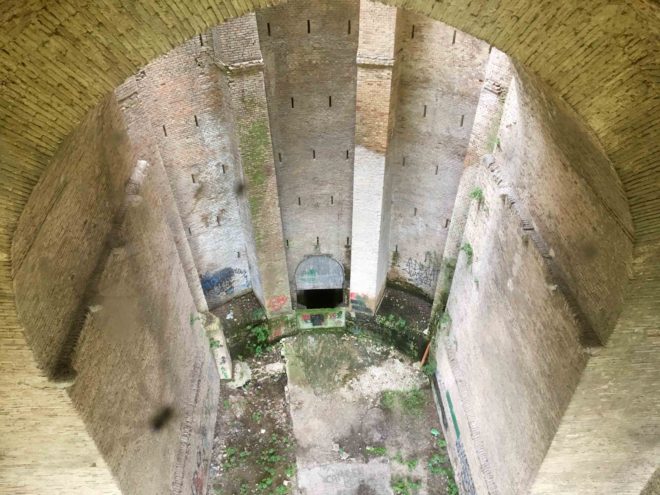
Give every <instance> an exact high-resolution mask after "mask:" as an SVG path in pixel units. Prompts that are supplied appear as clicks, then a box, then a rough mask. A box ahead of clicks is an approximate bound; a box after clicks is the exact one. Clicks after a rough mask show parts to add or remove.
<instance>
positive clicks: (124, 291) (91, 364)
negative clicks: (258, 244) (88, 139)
mask: <svg viewBox="0 0 660 495" xmlns="http://www.w3.org/2000/svg"><path fill="white" fill-rule="evenodd" d="M137 168H139V169H140V170H139V172H137V173H134V175H133V177H132V178H131V183H130V185H129V187H128V188H127V193H128V194H127V199H126V205H125V208H126V211H125V215H124V218H123V221H122V223H121V225H119V226H118V227H119V237H120V238H119V239H118V241H119V242H118V243H117V244H116V245H115V246H114V247H113V249H112V251H111V253H110V256H109V258H108V260H107V263H106V264H105V266H104V267H103V275H102V276H101V277H100V280H99V284H98V287H97V297H98V302H97V304H96V305H95V306H94V307H93V308H92V309H91V312H90V313H89V314H88V316H87V319H86V321H85V325H84V328H83V331H82V335H81V340H80V342H79V344H78V346H77V348H76V353H75V360H74V368H75V370H76V372H77V378H76V381H75V382H74V384H73V387H72V388H71V392H70V394H71V398H72V400H73V402H74V404H75V405H76V407H77V408H78V410H79V411H80V412H81V414H82V416H83V418H84V419H85V422H86V424H87V425H88V428H89V431H90V433H91V435H92V437H93V438H94V439H95V441H96V442H97V444H98V445H99V448H100V450H101V452H102V453H103V455H104V457H105V458H106V459H107V462H108V464H109V465H110V467H111V468H112V470H113V472H114V473H115V475H116V476H117V478H118V480H119V484H120V486H121V488H122V490H123V491H124V492H125V493H172V494H186V495H189V494H190V495H192V494H198V493H204V490H205V486H206V481H207V476H208V468H209V461H210V455H211V445H212V439H213V430H214V425H215V415H216V412H217V401H218V384H219V379H218V375H217V371H216V368H215V363H214V361H213V359H212V357H211V353H210V351H209V343H208V339H207V337H206V335H205V331H204V328H203V326H202V321H201V318H200V316H199V314H198V313H197V311H196V308H195V304H194V301H193V300H192V297H191V296H190V293H189V291H188V290H187V281H186V278H185V275H184V273H183V267H182V266H181V264H180V262H179V258H178V252H177V250H176V246H175V244H174V240H173V238H172V234H171V232H170V230H169V228H168V225H167V221H166V219H165V216H164V214H163V210H164V209H165V207H164V206H163V205H162V199H161V198H162V195H161V190H160V189H161V186H162V184H167V179H166V176H165V171H164V169H163V168H161V167H159V166H158V165H157V164H154V165H150V164H148V162H145V161H139V162H138V166H137V167H136V169H137ZM159 175H160V177H159ZM164 411H169V412H168V413H166V416H165V417H166V420H165V421H164V424H163V425H162V426H160V427H154V423H153V421H154V418H156V417H159V416H162V415H163V414H164Z"/></svg>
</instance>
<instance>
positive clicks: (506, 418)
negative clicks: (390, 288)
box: [441, 170, 586, 494]
mask: <svg viewBox="0 0 660 495" xmlns="http://www.w3.org/2000/svg"><path fill="white" fill-rule="evenodd" d="M480 175H481V177H479V178H478V181H479V182H480V184H481V188H482V190H483V194H484V199H483V200H482V202H481V203H480V204H479V203H477V202H476V201H475V202H473V204H472V206H471V208H470V212H469V216H468V220H467V224H466V229H465V232H464V236H463V242H464V246H470V248H469V249H467V248H466V249H464V250H463V251H462V252H461V254H460V255H459V258H458V261H457V265H456V272H455V275H454V281H453V285H452V289H451V293H450V296H449V301H448V304H447V314H448V315H449V316H448V317H445V319H446V320H447V321H448V323H447V325H448V328H449V335H448V337H447V339H446V342H445V344H444V345H445V347H446V352H447V355H448V356H449V361H450V368H451V372H446V373H445V375H444V376H442V377H441V379H442V380H443V381H444V382H445V383H444V385H443V390H445V391H447V390H448V391H449V397H450V398H449V399H448V398H447V396H446V395H444V394H443V395H444V396H443V397H442V399H443V400H444V402H445V404H444V407H445V410H447V411H452V410H453V409H454V408H455V407H456V405H458V406H459V407H460V408H461V410H463V411H464V413H463V416H460V417H458V418H457V427H456V428H455V429H453V428H449V435H450V438H451V441H452V442H453V445H452V447H453V449H454V452H455V456H456V458H455V462H456V465H457V469H458V471H460V473H461V474H460V479H463V480H464V487H465V488H468V487H469V483H467V482H466V481H465V480H468V479H472V478H477V477H478V478H479V481H480V482H481V484H485V485H486V486H491V487H495V490H494V491H492V493H511V494H519V493H527V490H528V489H529V487H530V486H531V483H532V481H533V479H534V476H535V474H536V470H537V469H538V467H539V466H540V464H541V462H542V460H543V457H544V455H545V452H546V450H547V448H548V446H549V445H550V442H551V441H552V438H553V436H554V433H555V431H556V428H557V426H558V425H559V421H560V419H561V416H562V414H563V412H564V409H565V407H566V406H567V404H568V401H569V400H570V398H571V395H572V393H573V390H574V388H575V386H576V385H577V382H578V380H579V378H580V374H581V371H582V369H583V367H584V364H585V362H586V355H585V354H584V353H583V351H582V348H581V346H580V342H579V338H580V335H579V329H578V327H577V325H576V324H575V321H574V319H573V317H572V315H571V314H570V311H569V310H568V308H567V306H566V303H565V301H564V299H563V296H562V295H561V294H560V293H558V292H556V291H553V288H552V284H551V280H550V279H549V278H548V276H547V273H546V268H545V264H544V260H543V257H542V254H541V253H540V252H539V251H538V250H537V249H536V247H535V246H534V243H533V242H532V240H531V239H530V238H529V237H527V234H526V231H524V230H523V227H522V222H521V218H520V216H519V215H518V214H517V212H516V210H515V209H514V208H513V207H512V206H511V201H510V199H509V198H508V197H506V198H505V199H504V200H503V198H502V197H501V193H502V191H501V190H500V189H499V188H498V187H497V186H496V182H495V180H493V178H492V177H491V176H490V173H489V172H488V171H484V170H482V171H481V174H480ZM452 375H453V376H452ZM449 401H452V404H450V402H449ZM459 443H460V447H459ZM466 444H469V445H466ZM461 452H475V453H476V452H478V453H479V454H476V455H472V456H471V455H469V454H468V455H465V454H461ZM464 455H465V457H463V456H464ZM484 477H485V478H486V480H485V483H484V481H482V478H484ZM477 484H478V483H477ZM466 493H474V492H471V491H469V490H468V491H466Z"/></svg>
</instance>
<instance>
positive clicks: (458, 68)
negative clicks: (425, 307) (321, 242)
mask: <svg viewBox="0 0 660 495" xmlns="http://www.w3.org/2000/svg"><path fill="white" fill-rule="evenodd" d="M395 43H396V45H395V50H394V51H395V54H396V62H395V66H394V80H395V83H394V84H393V86H394V88H395V89H394V91H395V93H394V95H393V100H394V101H395V105H396V110H395V114H394V116H393V119H394V121H393V123H394V128H393V132H392V136H391V138H390V142H389V146H388V156H387V173H388V174H389V175H390V177H391V178H390V180H391V184H392V192H391V201H392V206H391V211H390V241H389V248H390V254H391V256H392V261H393V263H392V265H391V268H390V272H389V278H391V279H400V280H403V281H405V282H407V283H410V284H412V285H414V286H415V287H417V288H419V289H421V290H422V291H423V292H424V293H426V294H427V295H429V296H431V297H432V296H433V294H434V292H435V286H436V281H437V275H438V271H439V268H440V259H441V257H442V251H443V247H444V243H445V238H446V236H447V229H448V227H449V222H450V219H451V213H452V209H453V206H454V198H455V196H456V190H457V188H458V182H459V179H460V177H461V173H462V171H463V159H464V157H465V153H466V150H467V145H468V141H469V137H470V130H471V129H472V123H473V121H474V115H475V112H476V109H477V103H478V101H479V92H480V89H481V86H482V85H483V81H484V73H485V65H486V61H487V58H488V46H487V45H486V44H485V43H483V42H482V41H479V40H477V39H475V38H472V37H471V36H468V35H466V34H465V33H461V32H458V31H456V30H455V29H454V28H452V27H449V26H447V25H445V24H442V23H440V22H434V21H432V20H430V19H427V18H424V17H421V16H419V15H417V14H413V13H410V12H406V11H401V12H400V14H399V16H398V18H397V27H396V42H395Z"/></svg>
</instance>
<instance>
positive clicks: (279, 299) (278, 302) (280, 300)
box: [266, 296, 289, 312]
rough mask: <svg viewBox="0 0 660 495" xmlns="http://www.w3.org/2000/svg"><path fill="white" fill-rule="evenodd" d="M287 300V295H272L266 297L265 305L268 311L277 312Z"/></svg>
mask: <svg viewBox="0 0 660 495" xmlns="http://www.w3.org/2000/svg"><path fill="white" fill-rule="evenodd" d="M288 302H289V298H288V297H287V296H273V297H271V298H270V299H268V303H266V307H267V308H268V310H269V311H273V312H277V311H280V310H281V309H282V308H283V307H284V306H285V305H286V303H288Z"/></svg>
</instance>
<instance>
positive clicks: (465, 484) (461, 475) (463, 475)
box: [456, 438, 477, 495]
mask: <svg viewBox="0 0 660 495" xmlns="http://www.w3.org/2000/svg"><path fill="white" fill-rule="evenodd" d="M456 455H457V457H458V465H459V466H460V468H459V469H458V480H457V481H458V484H459V485H460V486H461V493H464V494H466V495H476V494H477V489H476V488H475V487H474V481H472V473H471V472H470V465H469V464H468V460H467V455H466V454H465V449H464V448H463V442H461V439H460V438H458V439H457V440H456Z"/></svg>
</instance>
